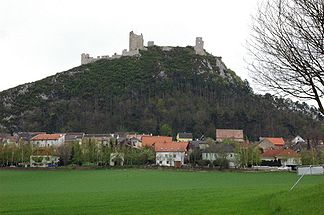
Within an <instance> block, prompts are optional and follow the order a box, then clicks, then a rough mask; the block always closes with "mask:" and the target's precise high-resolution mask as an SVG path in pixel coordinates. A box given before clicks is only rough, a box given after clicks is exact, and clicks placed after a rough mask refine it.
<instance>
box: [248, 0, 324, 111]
mask: <svg viewBox="0 0 324 215" xmlns="http://www.w3.org/2000/svg"><path fill="white" fill-rule="evenodd" d="M253 19H254V23H253V34H252V39H251V40H250V41H249V42H248V45H249V50H250V53H251V54H252V61H251V65H250V71H251V72H252V76H253V79H254V80H255V81H256V82H257V83H258V84H260V85H262V86H264V87H265V88H266V89H268V90H272V91H275V92H278V93H280V94H281V95H283V96H293V97H296V98H299V99H307V100H315V101H316V103H317V105H318V108H319V111H320V112H321V113H322V114H324V108H323V95H324V47H323V42H324V41H323V40H324V0H266V1H265V2H264V3H263V4H262V5H260V6H259V9H258V12H257V15H256V16H255V17H253Z"/></svg>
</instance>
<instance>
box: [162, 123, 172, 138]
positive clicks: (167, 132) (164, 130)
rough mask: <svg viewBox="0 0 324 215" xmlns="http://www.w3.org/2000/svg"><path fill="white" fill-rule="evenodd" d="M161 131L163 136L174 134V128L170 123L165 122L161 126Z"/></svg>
mask: <svg viewBox="0 0 324 215" xmlns="http://www.w3.org/2000/svg"><path fill="white" fill-rule="evenodd" d="M160 133H161V135H163V136H171V135H172V128H171V126H170V125H169V124H167V123H165V124H163V125H162V126H161V128H160Z"/></svg>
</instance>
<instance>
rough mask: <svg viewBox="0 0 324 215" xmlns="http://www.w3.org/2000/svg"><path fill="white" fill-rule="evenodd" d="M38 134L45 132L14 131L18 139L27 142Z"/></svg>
mask: <svg viewBox="0 0 324 215" xmlns="http://www.w3.org/2000/svg"><path fill="white" fill-rule="evenodd" d="M38 134H46V132H38V131H37V132H17V133H14V135H15V136H18V138H19V140H23V141H24V142H27V143H28V142H29V141H30V140H31V138H33V137H35V136H36V135H38Z"/></svg>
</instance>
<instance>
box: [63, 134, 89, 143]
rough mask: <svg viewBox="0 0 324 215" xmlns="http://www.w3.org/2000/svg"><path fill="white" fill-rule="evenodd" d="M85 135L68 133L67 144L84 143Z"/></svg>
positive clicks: (66, 135) (66, 136)
mask: <svg viewBox="0 0 324 215" xmlns="http://www.w3.org/2000/svg"><path fill="white" fill-rule="evenodd" d="M84 135H85V134H84V133H80V132H79V133H66V134H65V143H79V144H81V143H82V140H83V137H84Z"/></svg>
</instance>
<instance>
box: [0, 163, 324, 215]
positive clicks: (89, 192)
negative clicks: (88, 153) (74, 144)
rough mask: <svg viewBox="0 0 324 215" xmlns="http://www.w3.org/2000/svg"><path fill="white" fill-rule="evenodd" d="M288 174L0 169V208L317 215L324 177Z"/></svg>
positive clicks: (322, 208) (323, 203)
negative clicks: (294, 186) (293, 187)
mask: <svg viewBox="0 0 324 215" xmlns="http://www.w3.org/2000/svg"><path fill="white" fill-rule="evenodd" d="M297 179H298V176H297V175H296V173H283V172H280V173H261V172H258V173H248V172H240V173H239V172H218V171H205V172H204V171H195V172H189V171H182V170H143V169H120V170H117V169H116V170H111V169H102V170H0V214H324V177H323V176H305V177H304V178H303V179H302V180H301V182H300V184H298V185H297V186H296V188H295V189H294V190H293V191H289V189H290V187H291V186H292V185H293V184H294V182H296V180H297Z"/></svg>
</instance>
